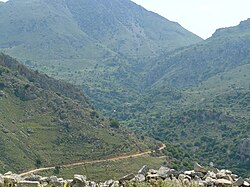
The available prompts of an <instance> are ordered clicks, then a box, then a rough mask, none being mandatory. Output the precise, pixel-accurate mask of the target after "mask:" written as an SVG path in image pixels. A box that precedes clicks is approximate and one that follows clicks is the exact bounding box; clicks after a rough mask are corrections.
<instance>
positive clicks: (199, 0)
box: [0, 0, 250, 39]
mask: <svg viewBox="0 0 250 187" xmlns="http://www.w3.org/2000/svg"><path fill="white" fill-rule="evenodd" d="M0 1H6V0H0ZM132 1H134V2H135V3H137V4H139V5H141V6H143V7H144V8H146V9H148V10H150V11H153V12H156V13H158V14H160V15H161V16H163V17H165V18H167V19H169V20H171V21H175V22H178V23H179V24H181V25H182V26H183V27H184V28H186V29H187V30H189V31H191V32H193V33H195V34H197V35H198V36H200V37H202V38H204V39H206V38H209V37H210V36H212V34H213V33H214V32H215V30H216V29H218V28H223V27H229V26H235V25H238V24H239V23H240V21H243V20H246V19H247V18H250V11H249V8H250V0H132Z"/></svg>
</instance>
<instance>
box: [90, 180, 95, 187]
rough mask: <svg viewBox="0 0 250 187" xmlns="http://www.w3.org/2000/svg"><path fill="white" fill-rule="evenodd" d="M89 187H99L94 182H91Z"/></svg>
mask: <svg viewBox="0 0 250 187" xmlns="http://www.w3.org/2000/svg"><path fill="white" fill-rule="evenodd" d="M88 186H89V187H97V184H96V183H95V182H93V181H90V182H89V185H88Z"/></svg>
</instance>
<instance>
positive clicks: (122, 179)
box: [119, 174, 135, 183]
mask: <svg viewBox="0 0 250 187" xmlns="http://www.w3.org/2000/svg"><path fill="white" fill-rule="evenodd" d="M133 178H135V175H134V174H129V175H125V176H124V177H122V178H121V179H119V182H120V183H123V182H124V181H130V180H132V179H133Z"/></svg>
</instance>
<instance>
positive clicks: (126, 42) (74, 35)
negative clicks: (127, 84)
mask: <svg viewBox="0 0 250 187" xmlns="http://www.w3.org/2000/svg"><path fill="white" fill-rule="evenodd" d="M20 23H22V24H20ZM0 24H1V26H2V27H1V30H0V31H1V32H0V33H1V34H0V38H1V40H0V46H1V48H2V49H5V50H6V52H8V53H10V54H13V55H14V56H16V57H19V58H20V59H23V60H24V59H25V58H26V60H34V61H38V57H39V58H43V60H44V59H46V60H58V59H78V60H82V61H83V59H92V60H98V58H104V59H105V58H109V57H114V56H116V55H118V54H120V55H123V56H129V57H132V56H136V57H137V56H150V55H152V54H154V53H157V52H158V51H159V50H163V49H164V50H165V49H166V50H171V49H175V48H178V47H181V46H187V45H190V44H193V43H197V42H199V41H201V39H200V38H199V37H198V36H195V35H194V34H192V33H190V32H188V31H187V30H185V29H184V28H182V27H181V26H180V25H179V24H178V23H175V22H171V21H169V20H167V19H165V18H163V17H161V16H159V15H157V14H155V13H152V12H149V11H147V10H145V9H144V8H142V7H140V6H138V5H136V4H135V3H133V2H131V1H130V0H124V1H121V0H111V1H102V0H91V1H90V0H84V1H80V0H76V1H75V0H68V1H60V2H59V1H57V0H50V1H49V0H43V1H37V0H24V1H19V0H10V1H8V2H7V3H5V4H4V5H3V6H2V7H1V9H0ZM48 50H49V51H48ZM66 52H67V53H66ZM37 55H39V56H37ZM44 55H45V56H44ZM83 62H84V61H83ZM83 62H82V63H83Z"/></svg>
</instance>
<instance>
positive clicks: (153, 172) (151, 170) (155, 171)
mask: <svg viewBox="0 0 250 187" xmlns="http://www.w3.org/2000/svg"><path fill="white" fill-rule="evenodd" d="M148 173H150V174H156V173H158V171H157V170H155V169H150V170H149V171H148Z"/></svg>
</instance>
